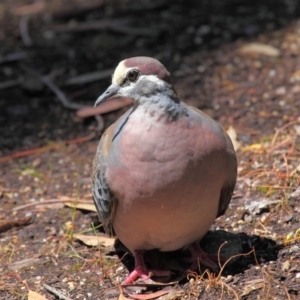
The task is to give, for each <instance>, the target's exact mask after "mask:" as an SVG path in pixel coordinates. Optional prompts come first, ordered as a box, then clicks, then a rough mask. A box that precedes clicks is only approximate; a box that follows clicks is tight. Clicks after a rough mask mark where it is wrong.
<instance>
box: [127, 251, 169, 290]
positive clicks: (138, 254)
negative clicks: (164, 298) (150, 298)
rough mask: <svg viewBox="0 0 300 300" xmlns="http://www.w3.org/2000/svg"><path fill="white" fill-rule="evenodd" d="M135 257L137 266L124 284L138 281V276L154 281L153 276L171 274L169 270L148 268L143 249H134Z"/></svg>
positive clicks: (146, 280) (150, 281)
mask: <svg viewBox="0 0 300 300" xmlns="http://www.w3.org/2000/svg"><path fill="white" fill-rule="evenodd" d="M134 259H135V268H134V270H133V271H132V272H131V273H130V274H129V275H128V277H127V278H126V279H125V280H124V281H123V282H122V285H125V284H130V283H132V282H134V281H136V280H137V279H138V278H141V279H143V281H145V282H146V283H153V281H152V280H151V279H150V277H151V276H157V277H167V276H170V274H171V273H170V271H167V270H152V269H147V267H146V265H145V262H144V258H143V251H141V250H136V251H134Z"/></svg>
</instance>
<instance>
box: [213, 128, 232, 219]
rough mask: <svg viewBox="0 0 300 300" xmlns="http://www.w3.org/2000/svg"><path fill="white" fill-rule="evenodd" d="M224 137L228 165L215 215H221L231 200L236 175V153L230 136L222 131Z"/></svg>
mask: <svg viewBox="0 0 300 300" xmlns="http://www.w3.org/2000/svg"><path fill="white" fill-rule="evenodd" d="M224 135H225V139H226V149H227V156H228V165H227V169H226V171H227V176H228V181H227V182H226V184H224V186H223V188H222V190H221V194H220V201H219V210H218V215H217V217H220V216H221V215H223V214H224V213H225V211H226V209H227V207H228V205H229V202H230V200H231V196H232V194H233V191H234V188H235V184H236V177H237V158H236V154H235V151H234V148H233V145H232V142H231V139H230V137H229V136H228V135H227V133H226V132H225V131H224Z"/></svg>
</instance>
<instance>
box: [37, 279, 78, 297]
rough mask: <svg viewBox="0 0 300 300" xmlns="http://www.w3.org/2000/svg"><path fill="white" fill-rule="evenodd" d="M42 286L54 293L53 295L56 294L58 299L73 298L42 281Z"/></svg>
mask: <svg viewBox="0 0 300 300" xmlns="http://www.w3.org/2000/svg"><path fill="white" fill-rule="evenodd" d="M43 287H44V288H45V289H46V290H48V291H49V292H50V293H52V294H54V295H55V296H57V297H58V298H59V299H62V300H73V299H72V298H69V297H67V296H65V295H64V294H62V293H61V292H59V291H58V290H57V289H55V288H53V287H51V286H50V285H48V284H46V283H44V284H43Z"/></svg>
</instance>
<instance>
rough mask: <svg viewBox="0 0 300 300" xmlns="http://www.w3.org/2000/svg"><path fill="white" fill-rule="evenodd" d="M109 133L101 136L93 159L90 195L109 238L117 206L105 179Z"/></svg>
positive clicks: (112, 232) (111, 233) (111, 234)
mask: <svg viewBox="0 0 300 300" xmlns="http://www.w3.org/2000/svg"><path fill="white" fill-rule="evenodd" d="M109 131H110V130H109V129H108V130H107V131H106V132H105V133H104V134H103V136H102V138H101V140H100V143H99V146H98V149H97V153H96V156H95V158H94V163H93V173H92V194H93V199H94V203H95V206H96V208H97V211H98V215H99V219H100V221H101V222H102V224H103V227H104V230H105V232H106V233H107V234H108V235H109V236H113V235H114V231H113V226H112V225H113V219H114V215H115V210H116V206H117V199H116V198H115V197H114V195H113V193H112V191H111V190H110V188H109V185H108V183H107V181H106V179H105V171H106V156H107V155H106V154H107V152H108V151H107V147H109V146H110V145H109V143H110V141H109Z"/></svg>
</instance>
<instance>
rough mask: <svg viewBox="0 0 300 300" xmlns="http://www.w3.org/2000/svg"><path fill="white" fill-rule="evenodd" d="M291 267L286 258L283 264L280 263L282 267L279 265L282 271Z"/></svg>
mask: <svg viewBox="0 0 300 300" xmlns="http://www.w3.org/2000/svg"><path fill="white" fill-rule="evenodd" d="M290 267H291V263H290V261H289V260H286V261H285V262H284V263H283V264H282V267H281V270H282V271H283V272H286V271H288V270H289V268H290Z"/></svg>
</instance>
